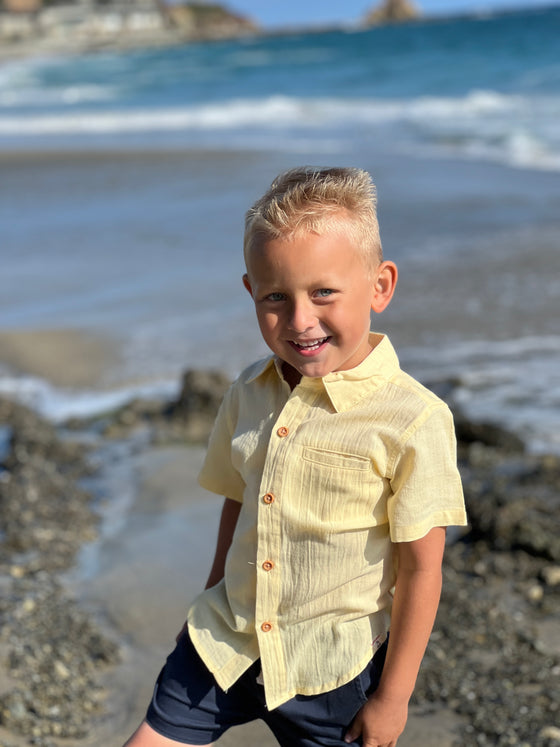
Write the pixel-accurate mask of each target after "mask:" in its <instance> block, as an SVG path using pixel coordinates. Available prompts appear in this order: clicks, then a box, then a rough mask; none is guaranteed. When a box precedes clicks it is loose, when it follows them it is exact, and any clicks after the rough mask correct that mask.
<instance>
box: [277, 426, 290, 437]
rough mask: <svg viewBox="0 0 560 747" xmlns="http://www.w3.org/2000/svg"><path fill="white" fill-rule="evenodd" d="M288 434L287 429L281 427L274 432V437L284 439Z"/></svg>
mask: <svg viewBox="0 0 560 747" xmlns="http://www.w3.org/2000/svg"><path fill="white" fill-rule="evenodd" d="M288 432H289V431H288V429H287V428H286V427H285V426H283V425H282V426H280V428H278V430H277V431H276V435H278V436H280V438H286V436H287V435H288Z"/></svg>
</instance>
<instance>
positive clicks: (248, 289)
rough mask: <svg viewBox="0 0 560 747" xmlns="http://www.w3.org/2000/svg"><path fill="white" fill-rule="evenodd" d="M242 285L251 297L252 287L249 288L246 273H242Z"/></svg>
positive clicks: (249, 284)
mask: <svg viewBox="0 0 560 747" xmlns="http://www.w3.org/2000/svg"><path fill="white" fill-rule="evenodd" d="M243 285H244V286H245V288H246V290H247V292H248V293H249V295H250V296H251V298H253V289H252V288H251V283H250V282H249V275H247V273H245V275H243Z"/></svg>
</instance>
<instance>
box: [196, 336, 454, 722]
mask: <svg viewBox="0 0 560 747" xmlns="http://www.w3.org/2000/svg"><path fill="white" fill-rule="evenodd" d="M371 343H372V346H375V347H374V350H372V352H371V353H370V355H369V356H368V357H367V358H366V359H365V360H364V361H363V362H362V363H361V364H360V365H359V366H357V367H356V368H353V369H351V370H348V371H339V372H334V373H331V374H328V375H327V376H325V377H323V378H322V379H321V378H317V379H312V378H305V377H304V378H303V379H302V380H301V383H300V384H299V385H298V386H297V387H296V388H295V389H294V390H293V392H291V391H290V388H289V386H288V385H287V383H286V382H285V381H284V379H283V378H282V375H281V369H280V362H279V361H278V360H277V359H275V358H274V357H271V358H268V359H267V360H265V361H261V362H259V363H256V364H254V365H253V366H251V367H249V368H248V369H246V370H245V371H244V372H243V373H242V374H241V376H240V377H239V379H238V380H237V381H236V382H235V383H234V384H233V386H232V387H231V388H230V390H229V391H228V393H227V394H226V396H225V398H224V402H223V404H222V407H221V410H220V412H219V414H218V417H217V419H216V424H215V426H214V430H213V432H212V436H211V438H210V443H209V447H208V454H207V457H206V461H205V463H204V465H203V468H202V471H201V474H200V478H199V479H200V483H201V485H202V486H203V487H205V488H207V489H208V490H211V491H213V492H215V493H219V494H220V495H225V496H227V497H229V498H231V499H233V500H236V501H240V502H242V506H241V511H240V514H239V519H238V523H237V526H236V530H235V534H234V538H233V542H232V545H231V548H230V551H229V553H228V557H227V562H226V570H225V577H224V579H223V580H222V581H221V582H220V583H218V584H217V585H216V586H214V587H213V588H211V589H208V590H206V591H205V592H203V593H202V594H201V595H200V596H199V597H198V598H197V599H196V600H195V602H194V604H193V605H192V607H191V609H190V611H189V631H190V634H191V637H192V640H193V643H194V645H195V647H196V649H197V651H198V652H199V654H200V656H201V658H202V659H203V661H204V662H205V664H206V665H207V667H208V668H209V669H210V671H211V672H212V673H213V674H214V676H215V678H216V680H217V682H218V684H219V685H220V686H221V687H222V688H223V689H224V690H227V688H228V687H230V686H231V685H232V684H233V683H234V682H235V681H236V680H237V679H238V678H239V677H240V675H241V674H243V672H244V671H245V670H246V669H247V668H248V667H249V666H250V665H251V664H252V663H253V662H254V661H256V660H257V659H258V658H259V657H260V658H261V666H262V674H263V679H264V687H265V696H266V702H267V706H268V708H269V709H273V708H276V707H277V706H279V705H281V704H282V703H284V702H285V701H286V700H289V699H290V698H291V697H293V696H294V695H295V694H297V693H299V694H302V695H313V694H317V693H321V692H326V691H328V690H332V689H333V688H335V687H339V686H340V685H343V684H345V683H346V682H349V681H350V680H351V679H352V678H353V677H355V676H356V675H357V674H358V673H359V672H360V671H362V669H364V668H365V666H366V665H367V663H368V662H369V660H370V659H371V657H372V654H373V653H374V651H375V649H376V648H377V647H378V646H379V645H381V643H382V642H383V640H384V639H385V637H386V633H387V630H388V625H389V614H390V609H391V602H392V595H391V589H392V587H393V586H394V583H395V573H396V568H395V562H394V556H393V551H392V542H407V541H411V540H415V539H419V538H421V537H423V536H424V535H425V534H427V532H428V531H429V530H430V529H432V528H433V527H436V526H448V525H452V524H455V525H462V524H465V523H466V515H465V508H464V501H463V494H462V489H461V481H460V477H459V474H458V471H457V467H456V443H455V434H454V428H453V422H452V417H451V413H450V412H449V409H448V408H447V406H446V405H445V404H444V403H443V402H442V401H441V400H439V399H438V398H437V397H436V396H435V395H434V394H432V393H431V392H430V391H428V390H427V389H425V388H424V387H423V386H421V385H420V384H419V383H418V382H416V381H415V380H414V379H412V378H411V377H410V376H408V375H407V374H405V373H404V372H402V371H401V369H400V367H399V363H398V359H397V356H396V354H395V352H394V350H393V347H392V345H391V343H390V342H389V340H388V338H387V337H384V336H382V335H373V337H372V339H371Z"/></svg>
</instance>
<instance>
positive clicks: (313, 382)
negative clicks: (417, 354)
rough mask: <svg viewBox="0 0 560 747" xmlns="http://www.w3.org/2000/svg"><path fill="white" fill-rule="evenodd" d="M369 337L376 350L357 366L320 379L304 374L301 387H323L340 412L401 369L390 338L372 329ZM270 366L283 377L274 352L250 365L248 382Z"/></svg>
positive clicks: (279, 362) (279, 363) (334, 372)
mask: <svg viewBox="0 0 560 747" xmlns="http://www.w3.org/2000/svg"><path fill="white" fill-rule="evenodd" d="M369 339H370V344H371V345H372V347H373V350H372V351H371V353H370V354H369V355H368V356H367V357H366V358H365V359H364V360H363V361H362V362H361V363H360V364H359V365H357V366H356V367H355V368H350V369H349V370H347V371H333V372H332V373H330V374H327V375H326V376H323V377H322V378H317V379H311V378H308V377H306V376H304V377H303V378H302V380H301V382H300V384H299V386H303V387H317V386H322V387H323V388H324V389H325V391H326V393H327V395H328V397H329V399H330V401H331V403H332V405H333V407H334V409H335V410H336V411H337V412H342V411H344V410H348V409H349V408H350V407H352V406H353V405H355V404H356V403H357V402H359V401H360V400H361V399H363V398H364V397H366V396H367V395H368V394H370V393H371V392H372V391H373V390H374V389H377V388H378V387H380V386H381V385H382V384H383V383H384V382H385V381H387V380H388V379H390V378H392V377H393V376H394V375H395V373H397V372H398V371H399V370H400V367H399V359H398V358H397V354H396V352H395V349H394V348H393V346H392V345H391V342H390V341H389V338H388V337H387V336H386V335H381V334H377V333H375V332H371V333H370V338H369ZM271 368H274V370H275V372H276V375H277V376H278V377H279V378H280V379H283V376H282V361H281V360H280V359H279V358H277V357H276V356H275V355H271V356H269V357H268V358H265V359H264V360H262V361H259V363H257V364H255V366H253V367H252V368H251V374H250V376H249V378H248V379H247V383H249V382H250V381H254V380H255V379H258V378H260V377H261V376H262V375H263V374H264V373H265V372H266V371H268V370H269V369H271Z"/></svg>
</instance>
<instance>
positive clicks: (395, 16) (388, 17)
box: [364, 0, 420, 26]
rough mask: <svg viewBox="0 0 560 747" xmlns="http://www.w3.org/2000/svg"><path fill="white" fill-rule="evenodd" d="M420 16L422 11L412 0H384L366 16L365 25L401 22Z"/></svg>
mask: <svg viewBox="0 0 560 747" xmlns="http://www.w3.org/2000/svg"><path fill="white" fill-rule="evenodd" d="M419 17H420V11H419V10H418V8H417V7H416V5H415V4H414V3H413V2H412V0H383V2H381V3H380V4H379V5H378V6H377V7H375V8H373V9H372V10H370V11H369V13H367V14H366V16H365V18H364V25H365V26H377V25H380V24H383V23H400V22H402V21H412V20H414V19H416V18H419Z"/></svg>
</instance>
